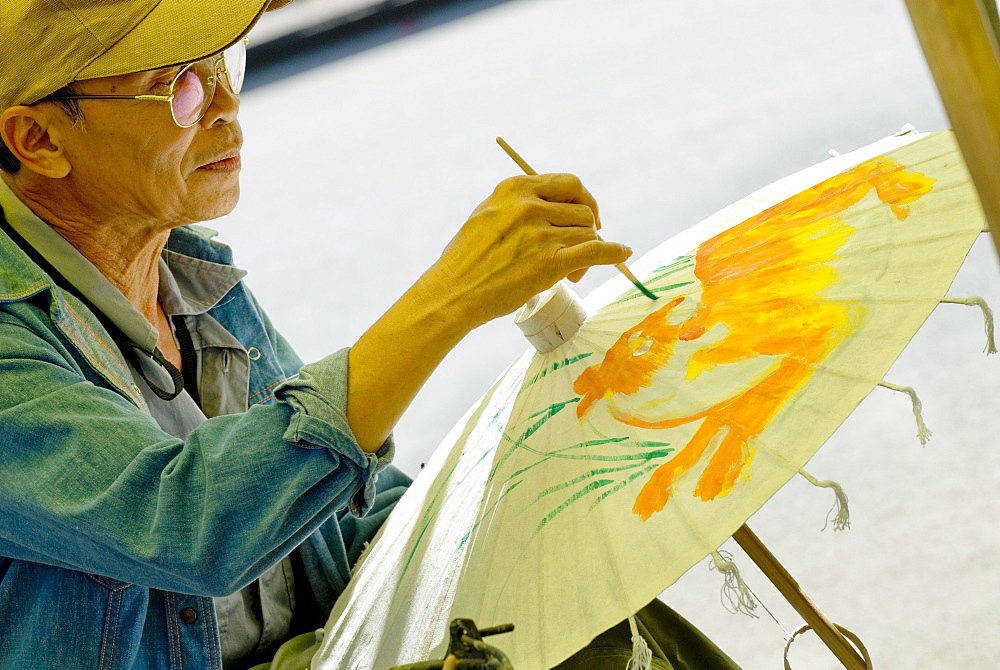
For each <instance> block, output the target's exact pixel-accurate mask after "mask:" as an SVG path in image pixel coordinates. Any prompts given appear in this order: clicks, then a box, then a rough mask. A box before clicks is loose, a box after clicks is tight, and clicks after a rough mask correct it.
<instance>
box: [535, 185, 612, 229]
mask: <svg viewBox="0 0 1000 670" xmlns="http://www.w3.org/2000/svg"><path fill="white" fill-rule="evenodd" d="M539 176H540V177H541V179H539V180H538V182H537V183H536V185H535V194H536V195H537V196H538V197H539V198H541V199H542V200H545V201H548V202H566V203H575V204H578V205H586V206H587V207H589V208H590V210H591V211H592V212H593V213H594V222H595V226H596V228H597V229H598V230H600V229H601V215H600V212H599V211H598V208H597V200H595V199H594V196H593V195H591V194H590V191H588V190H587V188H586V187H585V186H584V185H583V183H582V182H581V181H580V179H579V177H577V176H576V175H572V174H563V173H557V174H545V175H539Z"/></svg>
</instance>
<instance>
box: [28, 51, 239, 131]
mask: <svg viewBox="0 0 1000 670" xmlns="http://www.w3.org/2000/svg"><path fill="white" fill-rule="evenodd" d="M240 43H242V44H243V45H246V44H247V43H248V39H247V38H246V37H244V38H243V39H242V40H240V41H238V42H236V44H240ZM236 44H234V45H232V46H230V47H228V48H226V49H223V50H222V51H220V52H218V53H215V54H212V55H211V56H206V57H205V58H199V59H198V60H196V61H191V62H190V63H188V64H187V65H185V66H184V67H182V68H181V69H180V71H179V72H178V73H177V74H176V75H174V78H173V79H171V80H170V94H169V95H153V94H145V95H82V94H81V95H56V96H46V97H44V98H42V99H41V100H39V101H38V102H48V101H49V100H148V101H153V102H167V103H171V104H170V118H171V119H173V121H174V123H175V124H177V126H178V127H180V128H193V127H194V126H196V125H198V124H199V123H200V122H201V120H202V119H204V118H205V114H207V113H208V110H209V108H210V107H211V106H212V103H211V102H209V103H208V105H207V106H206V107H205V110H204V111H203V112H202V113H201V116H199V117H198V118H197V119H195V120H194V121H192V122H191V123H188V124H183V123H181V122H180V121H178V120H177V117H176V116H175V115H174V106H173V101H174V98H176V97H177V96H176V94H175V93H174V86H175V85H176V84H177V82H178V81H179V80H180V78H181V77H182V76H183V75H184V73H185V72H187V71H188V70H190V69H191V68H192V67H194V66H195V65H197V64H198V63H201V62H202V61H206V60H208V59H212V65H213V66H214V68H215V74H213V75H212V79H213V80H214V83H213V84H212V99H214V98H215V89H216V87H217V86H218V85H219V82H218V80H219V79H221V78H222V77H221V75H226V76H225V81H226V86H228V87H229V90H230V91H232V92H233V94H234V95H237V96H238V95H239V91H236V90H234V89H233V83H232V80H231V79H230V78H229V71H228V70H227V69H226V65H225V63H226V58H225V54H226V51H229V49H232V48H233V46H236ZM244 48H245V46H244ZM244 58H245V56H244ZM220 63H222V66H221V68H220V66H219V64H220ZM245 68H246V66H245V65H244V69H245ZM242 88H243V86H242V82H241V84H240V89H241V90H242ZM34 104H38V103H37V102H36V103H34Z"/></svg>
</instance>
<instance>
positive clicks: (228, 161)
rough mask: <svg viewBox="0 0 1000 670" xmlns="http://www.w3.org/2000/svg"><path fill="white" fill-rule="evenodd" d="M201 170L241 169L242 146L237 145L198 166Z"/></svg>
mask: <svg viewBox="0 0 1000 670" xmlns="http://www.w3.org/2000/svg"><path fill="white" fill-rule="evenodd" d="M198 169H199V170H239V169H240V147H236V148H235V149H232V150H230V151H227V152H226V153H224V154H222V155H221V156H219V157H218V158H216V159H215V160H213V161H212V162H211V163H206V164H204V165H202V166H201V167H199V168H198Z"/></svg>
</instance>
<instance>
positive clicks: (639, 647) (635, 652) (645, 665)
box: [625, 616, 653, 670]
mask: <svg viewBox="0 0 1000 670" xmlns="http://www.w3.org/2000/svg"><path fill="white" fill-rule="evenodd" d="M628 627H629V628H630V629H631V630H632V658H630V659H629V660H628V663H627V664H626V665H625V670H652V668H653V652H652V650H650V648H649V645H648V644H647V643H646V640H645V638H643V637H642V635H640V634H639V626H638V624H636V622H635V617H634V616H630V617H629V618H628Z"/></svg>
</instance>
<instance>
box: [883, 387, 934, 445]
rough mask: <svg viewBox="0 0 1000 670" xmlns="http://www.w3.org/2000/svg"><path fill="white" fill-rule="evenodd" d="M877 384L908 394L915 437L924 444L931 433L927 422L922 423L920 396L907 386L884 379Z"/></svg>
mask: <svg viewBox="0 0 1000 670" xmlns="http://www.w3.org/2000/svg"><path fill="white" fill-rule="evenodd" d="M878 385H879V386H883V387H885V388H887V389H889V390H891V391H898V392H899V393H905V394H907V395H908V396H910V402H911V403H912V405H913V416H914V418H916V420H917V439H919V440H920V444H923V445H926V444H927V440H929V439H930V437H931V435H932V434H933V433H931V431H930V429H929V428H928V427H927V424H925V423H924V417H923V414H922V409H923V404H921V402H920V398H918V397H917V392H916V391H914V390H913V389H912V388H911V387H909V386H898V385H896V384H890V383H889V382H887V381H884V380H883V381H880V382H879V383H878Z"/></svg>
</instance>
